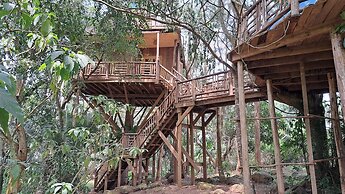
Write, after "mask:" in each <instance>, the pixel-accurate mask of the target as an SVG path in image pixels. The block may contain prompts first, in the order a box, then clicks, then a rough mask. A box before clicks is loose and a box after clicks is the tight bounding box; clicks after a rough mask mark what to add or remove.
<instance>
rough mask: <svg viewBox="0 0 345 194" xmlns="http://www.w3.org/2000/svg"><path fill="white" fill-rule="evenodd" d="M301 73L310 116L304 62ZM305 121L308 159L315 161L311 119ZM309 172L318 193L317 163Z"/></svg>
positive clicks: (304, 105) (313, 187)
mask: <svg viewBox="0 0 345 194" xmlns="http://www.w3.org/2000/svg"><path fill="white" fill-rule="evenodd" d="M300 74H301V84H302V96H303V111H304V116H308V115H309V105H308V92H307V82H306V79H305V70H304V64H303V63H300ZM304 123H305V129H306V136H307V150H308V161H309V163H313V162H314V156H313V146H312V140H311V127H310V119H309V118H308V117H306V118H305V119H304ZM309 173H310V181H311V188H312V192H313V194H316V193H317V185H316V175H315V165H310V166H309Z"/></svg>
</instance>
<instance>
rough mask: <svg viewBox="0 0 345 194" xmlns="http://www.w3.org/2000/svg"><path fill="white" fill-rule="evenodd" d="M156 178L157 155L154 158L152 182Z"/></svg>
mask: <svg viewBox="0 0 345 194" xmlns="http://www.w3.org/2000/svg"><path fill="white" fill-rule="evenodd" d="M155 178H156V154H153V156H152V181H155Z"/></svg>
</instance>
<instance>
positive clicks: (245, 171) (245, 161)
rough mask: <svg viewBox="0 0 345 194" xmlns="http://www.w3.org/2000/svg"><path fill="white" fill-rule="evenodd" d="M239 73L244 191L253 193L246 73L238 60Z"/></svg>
mask: <svg viewBox="0 0 345 194" xmlns="http://www.w3.org/2000/svg"><path fill="white" fill-rule="evenodd" d="M237 73H238V96H239V109H240V125H241V144H242V168H243V185H244V193H246V194H252V193H253V191H252V188H251V185H250V171H249V160H248V157H249V156H248V132H247V118H246V102H245V96H244V74H243V63H242V61H239V62H237Z"/></svg>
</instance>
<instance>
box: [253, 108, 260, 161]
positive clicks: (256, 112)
mask: <svg viewBox="0 0 345 194" xmlns="http://www.w3.org/2000/svg"><path fill="white" fill-rule="evenodd" d="M254 117H255V120H254V136H255V148H254V149H255V160H256V164H257V165H261V164H262V163H261V149H260V148H261V136H260V134H261V133H260V131H261V129H260V128H261V126H260V102H254Z"/></svg>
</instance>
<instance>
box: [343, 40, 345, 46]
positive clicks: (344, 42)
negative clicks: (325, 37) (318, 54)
mask: <svg viewBox="0 0 345 194" xmlns="http://www.w3.org/2000/svg"><path fill="white" fill-rule="evenodd" d="M343 48H345V38H344V40H343Z"/></svg>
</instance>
